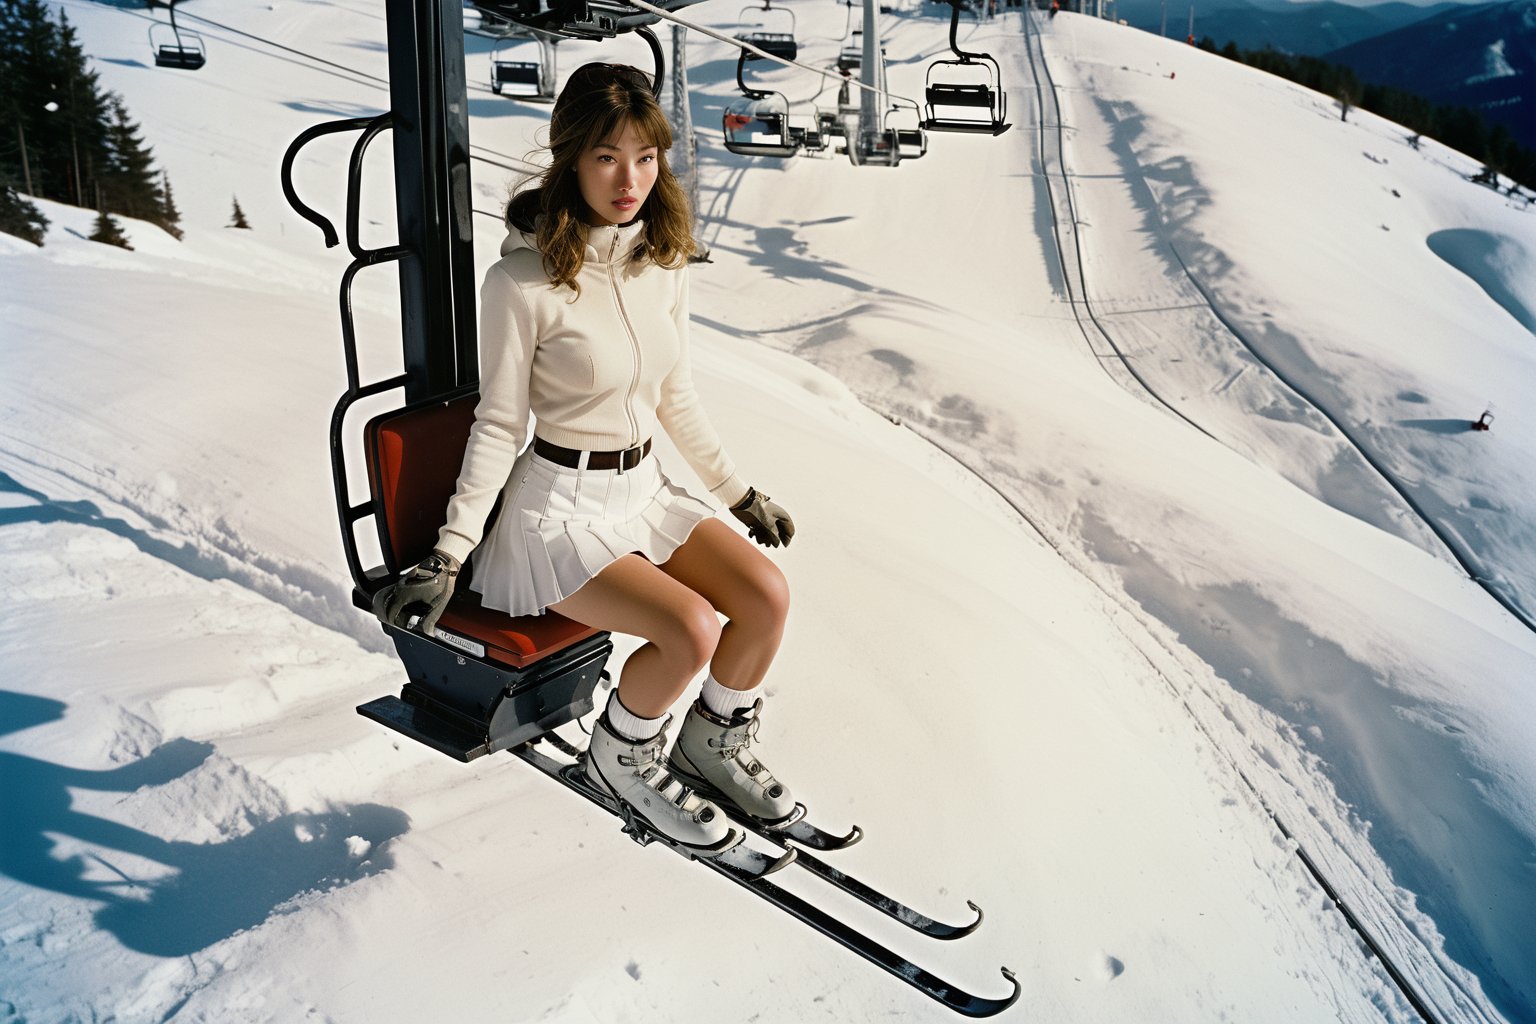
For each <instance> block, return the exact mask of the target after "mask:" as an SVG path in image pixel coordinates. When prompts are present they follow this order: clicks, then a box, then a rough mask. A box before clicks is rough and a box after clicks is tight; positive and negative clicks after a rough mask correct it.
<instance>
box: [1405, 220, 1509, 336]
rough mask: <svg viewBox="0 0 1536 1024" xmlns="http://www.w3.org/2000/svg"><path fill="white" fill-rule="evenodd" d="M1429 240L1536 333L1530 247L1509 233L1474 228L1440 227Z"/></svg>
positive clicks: (1436, 252) (1435, 249)
mask: <svg viewBox="0 0 1536 1024" xmlns="http://www.w3.org/2000/svg"><path fill="white" fill-rule="evenodd" d="M1426 241H1427V242H1428V243H1429V248H1430V250H1431V251H1432V252H1434V254H1435V255H1436V256H1439V257H1440V258H1441V259H1443V260H1445V262H1447V263H1449V264H1450V265H1451V266H1453V267H1455V268H1456V269H1457V270H1459V271H1461V272H1462V273H1463V274H1466V275H1467V276H1468V277H1470V278H1471V279H1472V280H1474V281H1476V282H1477V286H1478V287H1479V288H1481V289H1482V290H1483V291H1485V292H1487V293H1488V297H1489V298H1490V299H1492V300H1493V301H1494V302H1497V303H1498V304H1499V305H1501V306H1503V307H1504V308H1505V309H1506V310H1508V312H1509V315H1510V316H1512V317H1514V318H1515V319H1516V320H1518V321H1520V324H1521V325H1522V326H1523V327H1524V328H1525V329H1526V330H1528V331H1530V332H1531V333H1532V334H1536V256H1533V255H1532V253H1531V251H1530V250H1529V249H1527V248H1526V247H1525V246H1523V245H1521V244H1520V243H1519V242H1517V241H1516V240H1515V239H1513V238H1510V237H1509V236H1507V235H1499V234H1494V233H1492V232H1488V231H1477V230H1475V229H1472V228H1452V229H1450V230H1448V231H1436V232H1435V233H1434V234H1432V235H1430V236H1429V238H1428V239H1426Z"/></svg>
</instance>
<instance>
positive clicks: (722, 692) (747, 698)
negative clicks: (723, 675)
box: [702, 674, 763, 718]
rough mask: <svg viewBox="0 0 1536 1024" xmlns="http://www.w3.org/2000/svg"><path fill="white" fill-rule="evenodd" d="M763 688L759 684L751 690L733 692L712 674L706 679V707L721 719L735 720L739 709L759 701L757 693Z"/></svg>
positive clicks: (704, 696)
mask: <svg viewBox="0 0 1536 1024" xmlns="http://www.w3.org/2000/svg"><path fill="white" fill-rule="evenodd" d="M762 688H763V686H762V684H761V683H759V684H758V685H756V686H754V687H752V689H750V690H733V689H731V688H730V687H729V686H726V685H725V684H723V683H720V682H718V681H716V679H715V677H714V675H713V674H710V675H708V676H705V677H704V692H703V694H702V696H703V698H704V706H705V707H706V708H709V710H711V711H713V712H714V713H715V714H717V715H719V716H720V717H721V718H734V717H735V715H736V709H737V708H750V707H751V706H752V702H753V701H755V700H757V692H758V691H759V690H761V689H762Z"/></svg>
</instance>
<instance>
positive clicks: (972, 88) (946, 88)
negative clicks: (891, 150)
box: [923, 0, 1011, 135]
mask: <svg viewBox="0 0 1536 1024" xmlns="http://www.w3.org/2000/svg"><path fill="white" fill-rule="evenodd" d="M949 5H950V17H949V48H950V49H951V50H952V51H954V54H955V58H956V59H954V60H937V61H934V62H933V63H932V64H930V65H929V66H928V78H927V88H926V90H925V95H926V100H927V116H926V117H925V118H924V119H923V127H924V128H926V129H927V130H928V131H932V132H969V133H972V134H980V135H1001V134H1003V132H1005V131H1007V130H1008V129H1009V128H1010V127H1011V125H1009V124H1008V122H1007V121H1006V120H1005V118H1006V117H1007V112H1008V96H1007V94H1006V93H1005V92H1003V89H1002V72H1001V70H1000V69H999V68H998V64H997V61H996V60H995V59H993V57H992V55H991V54H987V53H968V52H966V51H965V50H962V49H960V45H959V42H958V41H957V38H956V33H957V32H958V30H959V26H960V9H961V0H949ZM956 68H965V69H968V70H967V72H966V73H967V74H970V75H971V76H972V77H975V74H974V73H975V72H980V74H981V75H983V76H985V77H984V78H983V80H981V81H959V82H957V81H954V80H953V79H950V78H949V75H950V74H951V70H952V69H956ZM935 72H938V73H939V74H938V76H936V75H935ZM945 79H948V80H945ZM941 109H942V110H944V111H946V112H944V113H941V112H940V110H941Z"/></svg>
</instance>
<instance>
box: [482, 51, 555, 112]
mask: <svg viewBox="0 0 1536 1024" xmlns="http://www.w3.org/2000/svg"><path fill="white" fill-rule="evenodd" d="M527 41H528V40H527V39H510V40H502V41H501V42H499V43H497V44H496V46H495V48H494V49H493V50H491V91H492V92H494V93H495V94H496V95H498V96H507V97H508V98H510V99H520V100H539V101H543V102H549V101H552V100H554V98H555V90H554V78H555V76H554V74H553V71H554V51H555V47H554V43H553V42H546V41H545V40H544V38H543V37H540V38H539V39H538V40H537V42H538V46H539V50H540V51H541V58H542V59H540V60H513V59H511V58H509V57H507V56H504V53H505V48H506V47H507V46H508V45H509V44H511V43H516V42H527ZM546 65H547V66H546Z"/></svg>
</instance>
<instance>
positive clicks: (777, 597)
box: [747, 558, 789, 628]
mask: <svg viewBox="0 0 1536 1024" xmlns="http://www.w3.org/2000/svg"><path fill="white" fill-rule="evenodd" d="M747 590H748V594H749V600H750V602H751V605H752V608H753V610H754V612H755V613H756V615H757V616H758V617H759V619H760V620H761V621H762V623H763V624H764V625H766V626H772V627H780V628H782V627H783V625H784V621H785V620H786V619H787V618H789V581H788V580H787V579H785V578H784V573H783V572H782V571H781V570H780V569H779V567H778V566H777V565H775V564H774V563H773V562H771V561H769V560H768V559H767V558H764V559H762V560H761V562H760V563H759V564H758V565H757V566H755V567H754V570H753V572H752V573H751V574H750V576H749V578H748V580H747Z"/></svg>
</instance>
